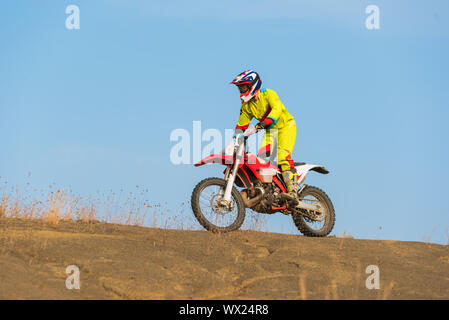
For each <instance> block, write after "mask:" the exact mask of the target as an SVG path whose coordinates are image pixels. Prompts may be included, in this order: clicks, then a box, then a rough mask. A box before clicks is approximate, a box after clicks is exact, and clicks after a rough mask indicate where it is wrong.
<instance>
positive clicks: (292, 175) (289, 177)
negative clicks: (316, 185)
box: [282, 170, 299, 205]
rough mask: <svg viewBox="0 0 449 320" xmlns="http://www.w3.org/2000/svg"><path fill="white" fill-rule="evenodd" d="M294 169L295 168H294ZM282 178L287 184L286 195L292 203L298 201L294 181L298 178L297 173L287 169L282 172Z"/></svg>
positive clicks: (295, 203)
mask: <svg viewBox="0 0 449 320" xmlns="http://www.w3.org/2000/svg"><path fill="white" fill-rule="evenodd" d="M295 171H296V170H295ZM282 178H283V179H284V182H285V185H286V186H287V194H286V195H287V196H288V198H289V200H290V201H291V202H293V204H294V205H297V204H298V203H299V200H298V194H297V186H296V181H297V180H298V174H297V173H296V172H294V171H291V170H288V171H283V172H282Z"/></svg>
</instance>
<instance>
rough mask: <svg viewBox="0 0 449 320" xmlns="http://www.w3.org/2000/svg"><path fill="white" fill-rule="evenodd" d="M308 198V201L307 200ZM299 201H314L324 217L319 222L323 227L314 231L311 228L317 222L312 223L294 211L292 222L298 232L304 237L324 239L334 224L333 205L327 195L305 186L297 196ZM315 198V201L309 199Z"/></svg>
mask: <svg viewBox="0 0 449 320" xmlns="http://www.w3.org/2000/svg"><path fill="white" fill-rule="evenodd" d="M307 197H309V199H308V198H307ZM299 198H300V200H301V201H305V202H307V200H309V201H310V200H312V201H313V200H314V201H315V202H319V205H320V206H321V207H323V209H324V211H325V212H324V217H322V218H321V221H320V222H323V221H324V223H323V225H322V226H321V227H320V228H319V229H315V228H313V227H312V226H313V225H315V224H316V223H317V222H318V220H316V221H314V220H312V219H310V218H308V217H306V216H304V215H303V214H301V212H300V211H299V210H296V211H294V212H293V213H292V218H293V222H294V223H295V225H296V227H297V228H298V230H299V231H301V233H302V234H303V235H305V236H308V237H325V236H327V235H328V234H329V233H330V232H331V231H332V229H333V227H334V224H335V210H334V205H333V204H332V202H331V200H330V198H329V197H328V195H327V194H326V193H325V192H324V191H323V190H321V189H319V188H317V187H312V186H306V187H305V188H304V190H303V191H302V192H301V194H300V195H299ZM310 198H315V199H310Z"/></svg>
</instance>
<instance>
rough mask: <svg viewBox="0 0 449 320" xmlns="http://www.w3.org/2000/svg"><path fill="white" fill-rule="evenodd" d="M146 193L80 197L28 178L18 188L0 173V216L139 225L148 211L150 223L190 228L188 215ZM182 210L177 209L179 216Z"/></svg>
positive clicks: (137, 191) (157, 225) (50, 220)
mask: <svg viewBox="0 0 449 320" xmlns="http://www.w3.org/2000/svg"><path fill="white" fill-rule="evenodd" d="M148 194H149V190H148V189H143V190H140V189H139V186H136V191H135V192H130V193H128V194H125V192H124V191H123V190H120V192H119V193H115V192H114V191H113V190H110V191H109V192H107V193H105V192H103V193H101V192H99V191H97V193H96V194H95V195H89V196H87V197H82V196H79V195H76V194H75V193H74V192H73V191H72V190H71V189H70V188H68V189H62V188H56V184H55V183H53V184H51V185H49V187H48V190H47V191H45V190H43V189H41V190H38V189H32V188H31V186H30V183H29V182H28V183H27V184H26V186H25V188H24V189H23V191H21V190H19V187H18V186H17V185H15V186H10V185H9V184H8V182H6V181H3V180H2V179H1V177H0V218H2V217H3V218H20V219H40V220H42V221H43V222H44V223H47V224H52V225H57V224H58V223H59V222H60V221H62V220H74V221H84V222H92V221H101V222H108V223H118V224H124V225H139V226H142V225H145V223H146V222H147V220H146V217H147V216H149V215H152V220H151V222H150V226H151V227H159V228H176V227H177V228H180V229H186V228H192V229H193V228H194V223H193V222H194V221H193V220H192V219H183V220H182V219H181V217H180V216H179V215H178V216H176V215H173V214H170V210H169V209H166V208H163V207H162V206H161V205H160V204H150V201H149V200H148ZM182 205H184V204H182ZM183 212H184V210H181V212H180V213H181V216H182V214H183ZM181 220H182V221H181Z"/></svg>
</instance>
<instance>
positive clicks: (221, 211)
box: [191, 126, 335, 237]
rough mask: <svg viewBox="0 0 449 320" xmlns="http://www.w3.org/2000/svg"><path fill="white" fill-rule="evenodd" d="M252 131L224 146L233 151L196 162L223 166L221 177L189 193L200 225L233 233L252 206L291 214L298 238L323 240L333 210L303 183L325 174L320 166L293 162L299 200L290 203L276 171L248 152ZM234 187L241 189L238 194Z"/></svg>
mask: <svg viewBox="0 0 449 320" xmlns="http://www.w3.org/2000/svg"><path fill="white" fill-rule="evenodd" d="M256 132H257V130H256V129H255V128H254V126H251V127H250V128H248V129H247V130H246V131H245V132H244V133H243V134H240V135H239V136H237V137H235V138H234V139H233V141H232V142H231V144H230V145H229V146H228V148H227V150H230V148H231V150H232V151H231V152H229V154H226V153H225V152H223V153H222V154H212V155H210V156H208V157H206V158H204V159H202V160H200V161H199V162H197V163H195V166H201V165H204V164H206V163H219V164H223V165H225V166H226V169H225V170H224V172H223V173H224V179H221V178H207V179H204V180H202V181H201V182H199V183H198V184H197V185H196V187H195V189H194V190H193V193H192V198H191V205H192V210H193V213H194V215H195V217H196V219H197V220H198V222H199V223H200V224H201V225H202V226H203V227H204V228H205V229H207V230H209V231H212V232H229V231H234V230H237V229H239V228H240V227H241V225H242V224H243V221H244V219H245V211H246V208H250V209H252V210H253V211H255V212H259V213H264V214H273V213H276V212H282V213H283V214H286V215H291V216H292V218H293V222H294V223H295V225H296V227H297V228H298V230H299V231H300V232H301V233H302V234H304V235H306V236H311V237H325V236H327V235H328V234H329V233H330V232H331V231H332V228H333V227H334V223H335V212H334V206H333V204H332V202H331V200H330V199H329V197H328V196H327V195H326V193H325V192H324V191H322V190H321V189H318V188H316V187H312V186H308V185H306V184H302V183H303V182H304V180H305V177H306V174H307V173H308V172H309V171H311V170H312V171H316V172H319V173H322V174H327V173H329V171H327V170H326V169H325V168H324V167H323V166H319V165H313V164H306V163H304V162H295V163H294V165H295V169H296V171H297V173H298V176H297V181H296V183H295V185H296V189H297V194H298V199H296V200H295V201H292V199H291V196H289V195H288V194H287V190H286V185H285V182H284V180H283V178H282V174H281V171H280V170H279V168H278V167H277V166H275V165H273V164H272V163H271V162H269V161H266V160H264V159H262V158H259V157H257V156H256V155H254V154H252V153H249V152H248V151H247V139H248V137H249V136H250V135H252V134H254V133H256ZM230 153H232V155H231V154H230ZM234 184H235V185H236V186H237V187H239V188H243V189H242V190H241V191H238V190H237V188H236V187H235V186H234ZM301 184H302V185H301Z"/></svg>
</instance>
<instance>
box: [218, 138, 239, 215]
mask: <svg viewBox="0 0 449 320" xmlns="http://www.w3.org/2000/svg"><path fill="white" fill-rule="evenodd" d="M243 148H244V144H243V143H241V144H239V146H238V150H237V153H236V157H235V161H234V165H233V167H232V170H231V171H229V168H230V167H228V169H227V170H226V174H225V180H226V188H225V191H224V195H223V198H222V199H221V200H220V204H221V205H224V206H229V203H230V201H231V192H232V187H233V186H234V181H235V176H236V175H237V171H238V169H239V165H240V163H241V162H242V156H243Z"/></svg>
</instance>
